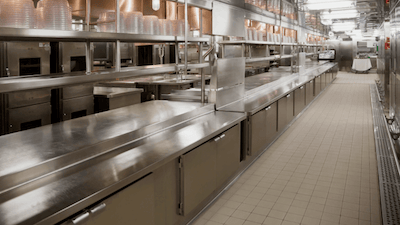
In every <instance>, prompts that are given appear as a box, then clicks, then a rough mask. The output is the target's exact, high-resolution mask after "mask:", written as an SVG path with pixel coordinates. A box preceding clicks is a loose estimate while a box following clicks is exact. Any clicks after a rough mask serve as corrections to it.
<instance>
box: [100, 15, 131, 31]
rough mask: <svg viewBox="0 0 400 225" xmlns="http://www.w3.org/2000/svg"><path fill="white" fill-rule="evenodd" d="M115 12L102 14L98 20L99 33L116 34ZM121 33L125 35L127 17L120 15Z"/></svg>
mask: <svg viewBox="0 0 400 225" xmlns="http://www.w3.org/2000/svg"><path fill="white" fill-rule="evenodd" d="M115 19H116V18H115V11H114V10H110V11H105V12H102V13H100V15H99V19H98V20H97V29H98V31H99V32H115ZM119 24H120V33H125V17H124V14H123V13H120V23H119Z"/></svg>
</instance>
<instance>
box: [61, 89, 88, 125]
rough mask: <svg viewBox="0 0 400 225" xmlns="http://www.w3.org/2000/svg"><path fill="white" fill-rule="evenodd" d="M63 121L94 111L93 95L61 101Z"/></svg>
mask: <svg viewBox="0 0 400 225" xmlns="http://www.w3.org/2000/svg"><path fill="white" fill-rule="evenodd" d="M61 103H62V109H63V116H62V118H63V121H66V120H70V119H75V118H79V117H83V116H87V115H91V114H93V113H94V99H93V95H91V96H86V97H80V98H73V99H68V100H63V101H61Z"/></svg>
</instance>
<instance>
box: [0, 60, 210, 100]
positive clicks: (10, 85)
mask: <svg viewBox="0 0 400 225" xmlns="http://www.w3.org/2000/svg"><path fill="white" fill-rule="evenodd" d="M208 66H209V63H200V64H189V65H188V68H189V69H195V68H205V67H208ZM183 67H184V65H182V64H179V65H178V68H183ZM175 71H176V65H175V64H163V65H151V66H137V67H127V68H121V72H115V71H100V72H93V73H91V74H90V75H86V73H84V72H75V73H67V74H50V75H41V76H39V75H34V76H21V77H18V76H17V77H7V78H0V93H7V92H15V91H26V90H33V89H40V88H56V87H63V86H70V85H78V84H84V83H94V82H100V81H109V80H115V79H121V78H129V77H138V76H145V75H151V74H159V73H169V72H175Z"/></svg>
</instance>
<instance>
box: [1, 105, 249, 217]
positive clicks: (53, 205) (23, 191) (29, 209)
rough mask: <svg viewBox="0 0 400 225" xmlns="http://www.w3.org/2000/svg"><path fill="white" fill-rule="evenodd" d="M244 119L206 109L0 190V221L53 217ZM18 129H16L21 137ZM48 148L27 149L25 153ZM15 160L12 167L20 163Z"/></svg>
mask: <svg viewBox="0 0 400 225" xmlns="http://www.w3.org/2000/svg"><path fill="white" fill-rule="evenodd" d="M244 119H245V115H244V114H243V113H228V112H210V113H208V114H206V115H203V116H200V117H197V118H195V119H192V120H187V121H185V122H183V123H178V124H175V126H172V127H169V128H168V129H165V130H162V131H161V132H159V133H157V134H155V135H153V136H149V137H144V138H143V139H139V140H134V141H132V142H129V143H127V144H126V145H123V146H118V147H116V148H115V149H113V150H112V151H110V152H108V153H107V154H102V155H98V156H96V157H91V158H88V159H87V160H86V161H85V163H77V164H70V166H69V167H66V168H63V169H61V170H55V171H53V172H52V173H48V174H46V176H42V177H39V178H37V179H36V180H32V181H31V182H29V183H26V184H22V185H21V186H18V187H14V188H13V189H12V190H9V191H7V192H3V193H0V224H4V225H8V224H53V223H55V222H58V221H60V220H61V219H64V218H66V217H68V216H70V215H72V214H74V213H76V212H78V211H79V210H81V209H82V208H84V207H87V206H89V205H91V204H93V203H95V202H96V201H98V200H100V199H102V198H104V197H106V196H107V195H109V194H111V193H113V192H115V191H117V190H118V189H120V188H122V187H124V186H126V185H127V184H129V183H131V182H133V181H135V180H136V179H138V178H140V177H142V176H144V175H146V174H148V173H150V172H151V171H153V170H154V169H156V168H158V167H160V166H162V165H163V164H164V163H166V162H168V161H170V160H172V159H174V158H176V157H178V156H179V155H181V154H183V153H185V152H186V151H189V150H191V149H193V148H195V147H196V146H198V145H200V144H202V143H203V142H205V141H207V140H209V139H210V138H212V137H214V136H215V135H217V134H219V133H220V132H222V131H224V130H226V129H229V128H230V127H232V126H234V125H236V124H237V123H239V122H240V121H242V120H244ZM39 130H40V129H38V130H36V132H39ZM40 133H41V132H40ZM24 134H25V132H21V136H23V135H24ZM48 135H51V134H48ZM71 144H72V143H71ZM48 149H49V148H47V150H46V149H36V151H34V152H33V151H31V153H32V154H31V157H34V156H35V155H36V154H37V155H41V154H42V152H46V151H48ZM12 155H13V156H15V155H16V154H14V153H13V154H7V155H6V158H8V159H10V158H14V157H12ZM3 158H4V157H2V160H3ZM34 161H36V164H37V163H40V162H42V163H44V162H45V161H44V160H34ZM14 163H15V162H14ZM15 164H16V165H15V166H14V168H15V167H18V165H22V163H21V162H17V163H15ZM8 165H9V164H8ZM15 169H16V168H15ZM1 171H3V169H2V170H1ZM2 174H4V172H2Z"/></svg>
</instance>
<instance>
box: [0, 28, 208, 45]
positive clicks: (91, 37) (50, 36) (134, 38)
mask: <svg viewBox="0 0 400 225" xmlns="http://www.w3.org/2000/svg"><path fill="white" fill-rule="evenodd" d="M117 40H119V41H122V42H146V43H152V42H184V41H185V38H184V37H181V36H163V35H149V34H127V33H105V32H89V31H61V30H43V29H26V28H8V27H2V28H1V29H0V41H41V42H45V41H49V42H50V41H53V42H54V41H56V42H60V41H63V42H84V41H93V42H112V41H117ZM209 40H210V39H209V38H208V37H189V38H188V41H189V42H208V41H209Z"/></svg>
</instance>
